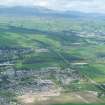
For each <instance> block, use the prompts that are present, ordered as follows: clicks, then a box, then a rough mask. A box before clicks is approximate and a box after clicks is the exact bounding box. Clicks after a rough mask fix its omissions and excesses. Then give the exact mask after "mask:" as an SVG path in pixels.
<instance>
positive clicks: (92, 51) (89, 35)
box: [0, 17, 105, 105]
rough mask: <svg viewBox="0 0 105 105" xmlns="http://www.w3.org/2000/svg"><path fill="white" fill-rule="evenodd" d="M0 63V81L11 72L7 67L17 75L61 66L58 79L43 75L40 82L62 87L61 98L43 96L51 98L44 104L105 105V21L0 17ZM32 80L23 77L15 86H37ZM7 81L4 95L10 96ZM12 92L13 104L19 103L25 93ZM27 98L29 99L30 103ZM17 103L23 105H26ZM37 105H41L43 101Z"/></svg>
mask: <svg viewBox="0 0 105 105" xmlns="http://www.w3.org/2000/svg"><path fill="white" fill-rule="evenodd" d="M0 63H1V67H0V78H1V77H2V74H3V72H5V71H6V70H7V68H10V67H9V65H8V64H13V66H12V69H14V70H15V71H17V72H18V71H19V70H21V71H22V70H23V71H24V70H26V71H27V72H31V71H32V73H33V72H35V74H36V72H38V71H41V70H43V69H44V72H47V70H49V69H51V68H53V69H54V68H57V70H58V69H59V68H60V70H61V71H60V72H62V73H60V72H59V73H58V74H55V75H56V76H55V75H53V74H52V75H50V76H47V77H46V76H44V75H43V74H42V77H41V76H40V78H41V79H43V78H44V79H49V80H51V81H53V82H54V85H55V86H56V87H57V88H62V89H61V91H60V95H59V96H55V97H54V96H50V97H49V96H43V97H44V98H48V100H46V101H44V102H45V103H44V105H45V104H46V105H49V104H51V105H76V103H77V104H78V103H81V105H85V104H89V105H91V103H92V105H101V104H100V103H105V24H104V20H78V19H77V20H74V19H66V18H60V19H58V18H56V19H53V18H43V17H40V18H39V17H23V18H22V17H11V18H10V17H0ZM3 64H7V66H8V67H7V68H6V67H4V66H3V67H2V65H3ZM68 69H70V70H73V71H74V72H75V73H74V72H72V75H71V74H67V72H68V71H67V72H65V70H68ZM8 70H10V69H8ZM52 71H53V70H52ZM52 71H50V72H52ZM8 72H9V71H8ZM8 72H7V75H8V77H9V73H8ZM19 72H20V71H19ZM4 74H5V73H4ZM30 75H31V74H30ZM45 75H47V74H45ZM48 75H49V74H48ZM64 75H66V77H65V76H64ZM43 76H44V77H43ZM17 78H18V77H17ZM19 78H20V77H19ZM12 79H13V78H12ZM34 79H36V77H34V76H32V77H31V76H30V77H27V78H25V77H24V76H23V77H22V78H21V79H19V80H17V79H16V80H15V82H16V83H18V84H19V86H20V84H22V86H24V85H23V84H25V85H26V83H29V84H31V82H32V83H33V81H34ZM70 79H71V80H72V81H71V82H70ZM4 81H5V83H6V82H7V79H6V77H3V82H4ZM65 81H69V82H65ZM9 82H10V84H11V83H12V82H14V81H11V79H9ZM5 83H2V80H1V81H0V84H1V86H0V93H1V94H0V97H7V98H8V97H9V98H10V96H9V95H7V94H9V93H8V92H10V93H11V91H9V90H8V91H5V89H3V88H2V87H3V86H5ZM10 84H9V85H10ZM10 86H11V85H10ZM26 86H27V85H26ZM8 88H9V87H8ZM11 88H13V87H11ZM6 89H7V87H6ZM11 94H12V95H11V98H10V99H11V101H13V102H18V101H19V100H21V98H22V100H23V98H24V96H26V95H27V94H24V95H20V96H19V95H17V94H15V93H14V92H12V93H11ZM38 94H39V95H40V94H41V93H37V95H38ZM30 95H31V96H32V97H36V96H34V95H33V93H32V94H31V93H29V96H30ZM12 96H13V97H15V98H13V97H12ZM29 96H26V99H27V97H28V98H29ZM18 97H20V98H19V100H18ZM89 97H90V98H89ZM31 99H32V98H31ZM36 99H37V97H36ZM33 100H34V99H33ZM38 100H39V99H38ZM75 100H76V101H75ZM19 103H21V104H23V105H24V102H23V101H20V102H19ZM56 103H57V104H56ZM61 103H62V104H61ZM70 103H74V104H70ZM82 103H83V104H82ZM93 103H94V104H93ZM34 104H35V105H36V103H34V102H33V103H30V105H34ZM37 104H40V105H43V100H42V101H41V103H37ZM4 105H5V104H4ZM11 105H12V104H11ZM25 105H29V103H25ZM78 105H79V104H78Z"/></svg>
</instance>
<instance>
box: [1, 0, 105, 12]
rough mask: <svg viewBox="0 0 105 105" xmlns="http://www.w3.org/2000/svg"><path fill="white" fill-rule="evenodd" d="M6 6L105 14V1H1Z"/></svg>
mask: <svg viewBox="0 0 105 105" xmlns="http://www.w3.org/2000/svg"><path fill="white" fill-rule="evenodd" d="M0 5H6V6H16V5H24V6H43V7H47V8H50V9H54V10H77V11H82V12H99V13H105V0H0Z"/></svg>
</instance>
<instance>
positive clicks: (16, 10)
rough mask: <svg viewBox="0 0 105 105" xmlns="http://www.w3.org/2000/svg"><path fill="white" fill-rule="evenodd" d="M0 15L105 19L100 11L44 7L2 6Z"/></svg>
mask: <svg viewBox="0 0 105 105" xmlns="http://www.w3.org/2000/svg"><path fill="white" fill-rule="evenodd" d="M0 16H51V17H66V18H78V19H80V18H88V19H89V18H90V19H91V18H97V19H98V18H101V19H104V17H105V15H104V14H98V13H82V12H78V11H54V10H51V9H47V8H43V7H25V6H15V7H4V6H2V7H0Z"/></svg>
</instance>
